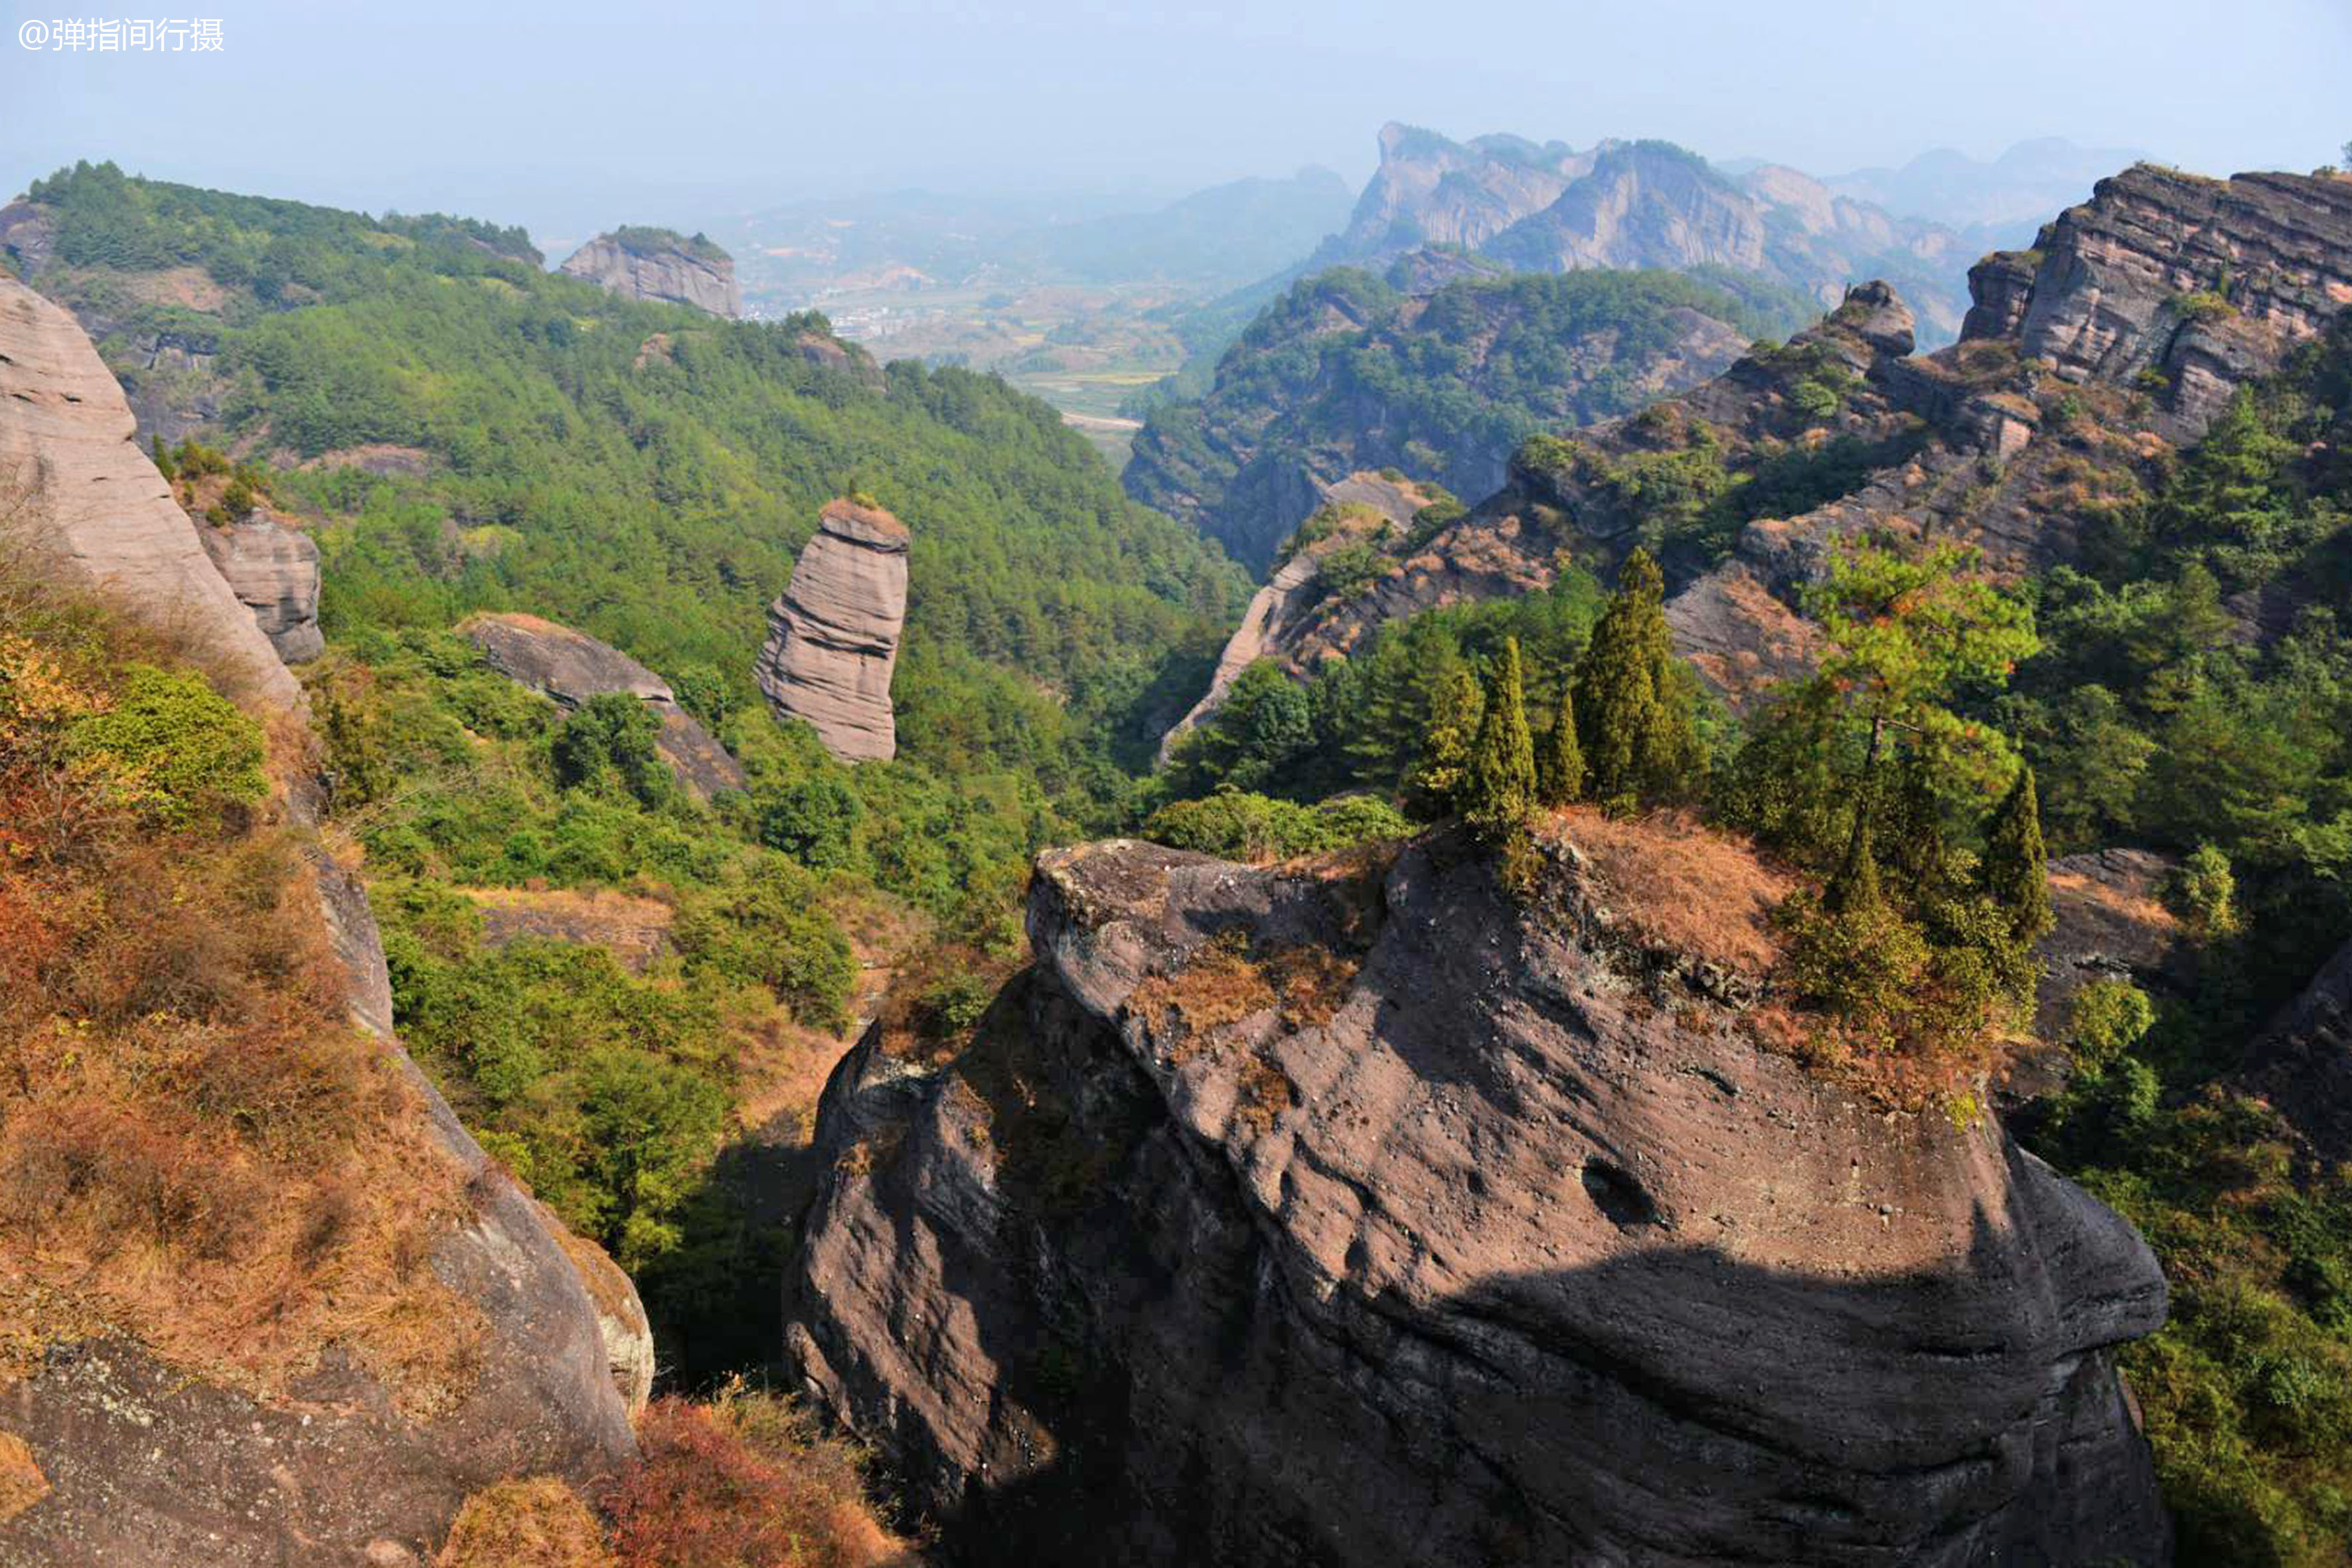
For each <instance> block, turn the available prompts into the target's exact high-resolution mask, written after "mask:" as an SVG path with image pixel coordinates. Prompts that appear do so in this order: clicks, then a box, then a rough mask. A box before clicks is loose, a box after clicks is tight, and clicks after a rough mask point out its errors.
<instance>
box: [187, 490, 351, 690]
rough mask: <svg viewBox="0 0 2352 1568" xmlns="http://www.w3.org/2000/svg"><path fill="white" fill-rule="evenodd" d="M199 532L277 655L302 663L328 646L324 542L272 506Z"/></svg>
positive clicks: (197, 534)
mask: <svg viewBox="0 0 2352 1568" xmlns="http://www.w3.org/2000/svg"><path fill="white" fill-rule="evenodd" d="M196 537H197V539H198V541H199V542H202V544H203V545H204V547H205V554H206V555H208V556H210V557H211V558H212V563H213V566H214V567H215V570H217V571H218V572H219V573H220V574H221V578H222V580H223V581H224V582H226V583H227V584H228V588H229V592H230V593H232V594H235V595H236V597H237V602H238V603H240V604H242V605H245V606H246V607H247V609H249V610H251V611H252V612H253V619H254V624H255V625H257V626H259V627H260V628H261V635H262V636H264V637H268V639H269V646H270V647H273V648H276V649H277V650H278V658H281V659H283V660H284V661H285V662H286V663H288V664H303V663H307V662H309V661H310V660H311V659H314V658H318V657H319V656H320V654H322V653H324V652H326V651H327V639H326V637H325V636H324V635H323V634H322V633H321V632H320V630H319V546H318V544H317V543H316V542H313V541H312V539H311V538H310V535H309V534H307V533H305V532H303V531H301V530H300V529H299V528H290V527H289V526H287V524H286V523H284V522H283V521H279V520H278V518H276V517H274V516H272V515H271V514H269V513H268V512H267V511H258V512H256V513H255V514H254V515H253V516H252V517H251V518H250V519H248V520H247V521H244V522H237V523H231V524H230V525H228V526H227V527H226V528H211V527H205V528H199V529H198V530H196Z"/></svg>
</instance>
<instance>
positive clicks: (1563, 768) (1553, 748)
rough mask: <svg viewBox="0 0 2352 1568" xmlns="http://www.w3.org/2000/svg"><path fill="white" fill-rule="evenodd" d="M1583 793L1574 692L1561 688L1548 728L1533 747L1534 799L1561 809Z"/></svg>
mask: <svg viewBox="0 0 2352 1568" xmlns="http://www.w3.org/2000/svg"><path fill="white" fill-rule="evenodd" d="M1583 793H1584V748H1583V747H1581V746H1580V745H1578V744H1577V742H1576V692H1575V689H1574V688H1573V687H1572V686H1563V687H1561V688H1560V692H1559V707H1558V708H1557V709H1555V710H1553V712H1552V717H1551V728H1550V729H1549V730H1547V731H1544V738H1543V740H1542V742H1541V743H1539V744H1538V746H1537V747H1536V799H1537V800H1538V801H1539V802H1541V803H1542V804H1543V805H1549V806H1561V805H1568V804H1569V803H1570V802H1571V801H1573V800H1575V799H1576V798H1577V796H1579V795H1582V794H1583Z"/></svg>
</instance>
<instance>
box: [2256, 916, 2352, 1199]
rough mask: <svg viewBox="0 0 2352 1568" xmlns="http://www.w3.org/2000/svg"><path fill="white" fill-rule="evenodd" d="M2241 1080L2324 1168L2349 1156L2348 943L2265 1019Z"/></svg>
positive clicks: (2351, 1025)
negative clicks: (2266, 1102) (2266, 1024)
mask: <svg viewBox="0 0 2352 1568" xmlns="http://www.w3.org/2000/svg"><path fill="white" fill-rule="evenodd" d="M2251 1060H2252V1066H2251V1068H2249V1069H2248V1071H2247V1073H2246V1074H2245V1081H2246V1083H2247V1085H2248V1087H2250V1088H2251V1089H2253V1090H2254V1091H2255V1092H2256V1093H2258V1094H2261V1095H2263V1097H2264V1098H2266V1099H2267V1100H2269V1101H2270V1102H2271V1105H2272V1107H2273V1109H2275V1110H2277V1111H2278V1112H2279V1114H2280V1115H2282V1116H2284V1117H2285V1118H2286V1121H2287V1124H2288V1125H2289V1126H2291V1127H2293V1128H2294V1130H2295V1131H2296V1132H2297V1133H2298V1134H2299V1135H2300V1136H2301V1137H2302V1138H2303V1140H2304V1142H2305V1144H2307V1145H2308V1147H2309V1149H2310V1151H2311V1152H2313V1153H2315V1155H2317V1157H2318V1159H2319V1160H2320V1161H2321V1162H2322V1163H2324V1164H2325V1165H2326V1167H2327V1168H2331V1169H2332V1168H2334V1167H2335V1166H2336V1165H2337V1164H2338V1163H2340V1162H2342V1161H2345V1160H2347V1159H2352V942H2347V943H2346V944H2345V945H2344V946H2343V947H2341V948H2338V949H2337V950H2336V956H2335V957H2334V958H2332V959H2330V960H2328V962H2327V964H2326V967H2325V968H2323V969H2322V970H2320V972H2319V973H2318V974H2316V975H2315V976H2314V977H2313V979H2312V982H2311V984H2309V985H2307V986H2305V988H2304V990H2303V994H2301V995H2299V996H2297V997H2296V998H2295V999H2294V1001H2293V1002H2291V1003H2289V1004H2288V1005H2286V1007H2285V1008H2284V1010H2283V1011H2282V1012H2281V1013H2280V1014H2279V1016H2277V1017H2276V1018H2274V1019H2273V1020H2272V1022H2271V1026H2270V1028H2269V1029H2268V1030H2267V1031H2266V1032H2265V1033H2264V1035H2263V1038H2262V1039H2261V1040H2260V1041H2258V1042H2256V1045H2255V1047H2254V1049H2253V1051H2252V1053H2251Z"/></svg>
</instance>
